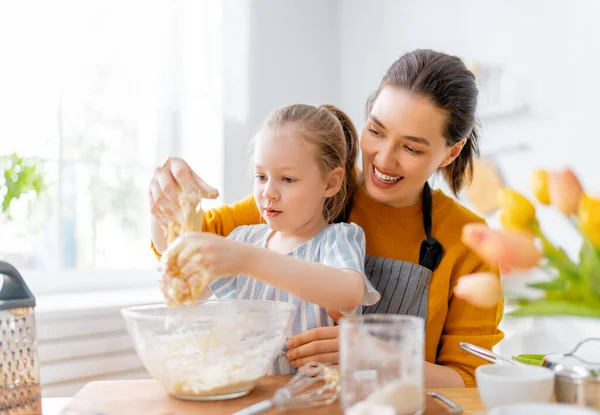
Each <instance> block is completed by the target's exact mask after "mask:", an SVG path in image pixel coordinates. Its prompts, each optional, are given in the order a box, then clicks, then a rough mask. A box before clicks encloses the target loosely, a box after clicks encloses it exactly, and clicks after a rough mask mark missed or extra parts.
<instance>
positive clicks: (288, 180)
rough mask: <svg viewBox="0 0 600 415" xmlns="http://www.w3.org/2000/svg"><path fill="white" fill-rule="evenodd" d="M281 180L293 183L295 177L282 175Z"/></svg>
mask: <svg viewBox="0 0 600 415" xmlns="http://www.w3.org/2000/svg"><path fill="white" fill-rule="evenodd" d="M282 180H283V181H284V182H286V183H294V182H295V181H296V180H295V179H293V178H291V177H284V178H283V179H282Z"/></svg>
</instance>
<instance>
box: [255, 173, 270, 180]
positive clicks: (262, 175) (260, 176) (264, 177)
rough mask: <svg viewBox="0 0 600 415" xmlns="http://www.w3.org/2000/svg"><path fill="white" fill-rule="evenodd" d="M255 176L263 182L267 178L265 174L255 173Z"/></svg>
mask: <svg viewBox="0 0 600 415" xmlns="http://www.w3.org/2000/svg"><path fill="white" fill-rule="evenodd" d="M254 178H255V179H256V180H260V181H261V182H262V181H265V180H266V179H267V176H265V175H264V174H255V175H254Z"/></svg>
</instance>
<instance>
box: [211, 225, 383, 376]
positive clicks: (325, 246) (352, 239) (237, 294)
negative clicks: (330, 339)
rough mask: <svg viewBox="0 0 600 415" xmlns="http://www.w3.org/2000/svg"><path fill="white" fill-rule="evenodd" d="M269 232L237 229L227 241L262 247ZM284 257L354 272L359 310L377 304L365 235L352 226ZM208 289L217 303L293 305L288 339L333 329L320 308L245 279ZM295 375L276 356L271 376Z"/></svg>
mask: <svg viewBox="0 0 600 415" xmlns="http://www.w3.org/2000/svg"><path fill="white" fill-rule="evenodd" d="M272 232H273V230H271V229H270V228H269V227H268V225H266V224H260V225H251V226H240V227H238V228H236V229H235V230H234V231H233V232H232V233H231V234H230V235H229V236H228V238H231V239H235V240H237V241H242V242H247V243H251V244H253V245H258V246H262V247H266V244H267V240H268V239H269V236H270V235H271V233H272ZM287 255H288V256H291V257H295V258H300V259H304V260H307V261H313V262H320V263H322V264H325V265H329V266H332V267H335V268H339V269H353V270H356V271H358V272H360V273H361V274H362V275H363V278H364V295H363V300H362V302H361V306H362V305H365V306H368V305H372V304H375V303H376V302H377V301H379V298H380V295H379V293H378V292H377V290H375V288H374V287H373V286H372V285H371V283H370V282H369V280H368V279H367V277H366V276H365V274H364V268H365V234H364V232H363V230H362V228H360V227H359V226H358V225H356V224H354V223H350V224H347V223H335V224H332V225H329V226H327V227H325V228H323V229H322V230H321V231H320V232H319V233H318V234H317V235H316V236H315V237H314V238H312V239H311V240H309V241H307V242H305V243H304V244H302V245H300V246H299V247H297V248H296V249H294V250H292V251H290V252H288V253H287ZM210 289H211V290H212V292H213V294H214V296H215V297H217V298H220V299H244V300H275V301H285V302H288V303H293V304H294V305H295V306H296V313H295V315H294V317H293V319H292V325H291V335H292V336H295V335H296V334H299V333H302V332H304V331H306V330H310V329H314V328H316V327H323V326H333V324H334V323H333V320H332V319H331V318H330V317H329V316H328V315H327V311H326V310H325V309H324V308H323V307H319V306H318V305H316V304H314V303H309V302H308V301H305V300H303V299H301V298H299V297H296V296H294V295H291V294H289V293H288V292H286V291H284V290H281V289H279V288H277V287H274V286H272V285H269V284H265V283H263V282H260V281H258V280H256V279H254V278H252V277H250V276H247V275H237V276H233V277H225V278H219V279H216V280H214V281H213V282H212V283H211V284H210ZM315 289H316V290H318V289H319V287H315ZM360 310H361V307H358V308H357V309H356V310H355V311H354V312H353V313H344V314H345V315H347V314H359V313H360ZM284 351H285V350H284ZM295 372H296V371H295V369H294V368H293V366H292V365H291V364H290V362H289V361H288V360H287V358H286V356H285V354H280V355H279V357H278V358H276V359H275V362H274V363H273V366H272V368H271V371H270V373H271V374H276V375H279V374H290V373H295Z"/></svg>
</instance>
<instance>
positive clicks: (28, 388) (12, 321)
mask: <svg viewBox="0 0 600 415" xmlns="http://www.w3.org/2000/svg"><path fill="white" fill-rule="evenodd" d="M0 277H2V286H1V288H0V354H1V357H2V360H1V361H0V414H1V415H41V414H42V400H41V390H40V371H39V366H38V362H39V360H38V350H37V342H36V335H35V314H34V307H35V298H34V297H33V295H32V294H31V291H29V288H27V285H25V281H23V278H22V277H21V275H20V274H19V272H18V271H17V270H16V269H15V268H14V267H13V266H12V265H10V264H7V263H6V262H2V261H0Z"/></svg>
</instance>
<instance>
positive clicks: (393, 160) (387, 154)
mask: <svg viewBox="0 0 600 415" xmlns="http://www.w3.org/2000/svg"><path fill="white" fill-rule="evenodd" d="M396 151H397V150H396V147H395V146H393V145H392V144H391V143H382V144H381V145H380V147H379V148H378V151H377V162H378V165H379V167H380V168H385V167H387V168H389V169H391V168H394V167H396V166H397V165H398V157H396Z"/></svg>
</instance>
